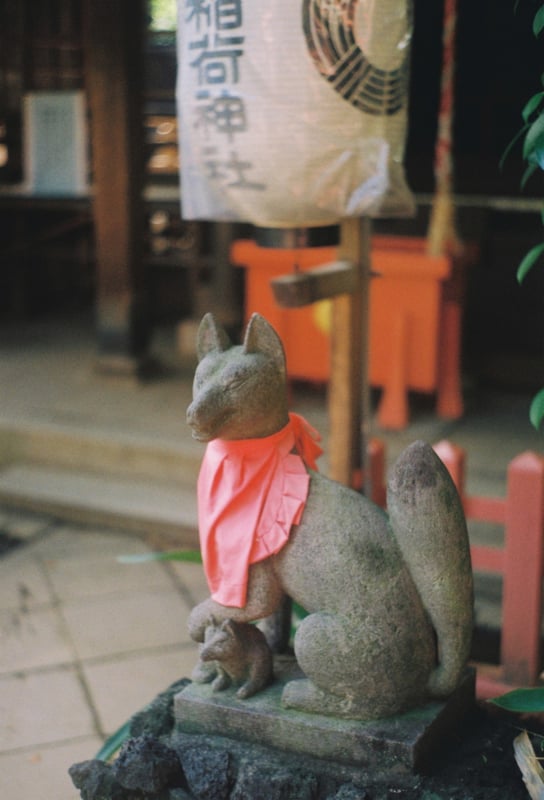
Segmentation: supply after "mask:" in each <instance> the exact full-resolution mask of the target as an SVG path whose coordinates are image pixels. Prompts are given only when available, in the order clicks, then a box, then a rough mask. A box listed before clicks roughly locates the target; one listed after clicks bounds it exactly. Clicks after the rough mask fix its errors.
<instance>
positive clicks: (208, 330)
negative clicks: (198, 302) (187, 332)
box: [196, 312, 232, 361]
mask: <svg viewBox="0 0 544 800" xmlns="http://www.w3.org/2000/svg"><path fill="white" fill-rule="evenodd" d="M229 347H232V342H231V341H230V339H229V337H228V335H227V334H226V332H225V331H224V330H223V328H222V327H221V325H219V324H218V323H217V321H216V319H215V317H214V316H213V314H210V313H209V312H208V313H207V314H205V315H204V316H203V317H202V321H201V323H200V325H199V327H198V333H197V335H196V353H197V356H198V360H199V361H202V359H203V358H204V356H206V355H208V353H211V352H212V351H217V352H222V351H223V350H228V349H229Z"/></svg>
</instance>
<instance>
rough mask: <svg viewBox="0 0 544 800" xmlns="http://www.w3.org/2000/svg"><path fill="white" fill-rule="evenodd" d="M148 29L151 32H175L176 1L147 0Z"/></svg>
mask: <svg viewBox="0 0 544 800" xmlns="http://www.w3.org/2000/svg"><path fill="white" fill-rule="evenodd" d="M149 17H150V23H149V27H150V28H151V30H152V31H175V30H176V28H177V4H176V0H149Z"/></svg>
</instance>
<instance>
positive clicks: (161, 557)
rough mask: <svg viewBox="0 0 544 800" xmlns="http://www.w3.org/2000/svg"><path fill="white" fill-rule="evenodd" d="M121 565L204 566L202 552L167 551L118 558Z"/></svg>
mask: <svg viewBox="0 0 544 800" xmlns="http://www.w3.org/2000/svg"><path fill="white" fill-rule="evenodd" d="M117 561H119V563H121V564H145V563H146V562H148V561H184V562H186V563H189V564H202V554H201V553H200V550H167V551H165V552H158V553H157V552H155V553H135V554H134V555H128V556H117Z"/></svg>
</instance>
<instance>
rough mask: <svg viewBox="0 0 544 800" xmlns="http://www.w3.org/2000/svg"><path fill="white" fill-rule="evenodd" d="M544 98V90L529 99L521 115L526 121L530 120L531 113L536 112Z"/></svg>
mask: <svg viewBox="0 0 544 800" xmlns="http://www.w3.org/2000/svg"><path fill="white" fill-rule="evenodd" d="M543 98H544V92H537V93H536V94H534V95H533V96H532V97H530V98H529V100H527V102H526V103H525V105H524V106H523V110H522V112H521V116H522V117H523V121H524V122H528V121H529V118H530V117H531V115H532V114H534V112H535V111H536V110H537V109H538V107H539V105H540V104H541V103H542V99H543Z"/></svg>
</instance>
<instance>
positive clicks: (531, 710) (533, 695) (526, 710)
mask: <svg viewBox="0 0 544 800" xmlns="http://www.w3.org/2000/svg"><path fill="white" fill-rule="evenodd" d="M489 702H490V703H493V705H495V706H498V707H499V708H504V709H505V710H506V711H513V712H515V713H516V714H541V713H542V712H543V711H544V687H541V686H537V687H535V688H530V689H514V690H513V691H511V692H507V693H506V694H503V695H501V697H495V698H494V699H493V700H490V701H489Z"/></svg>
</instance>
